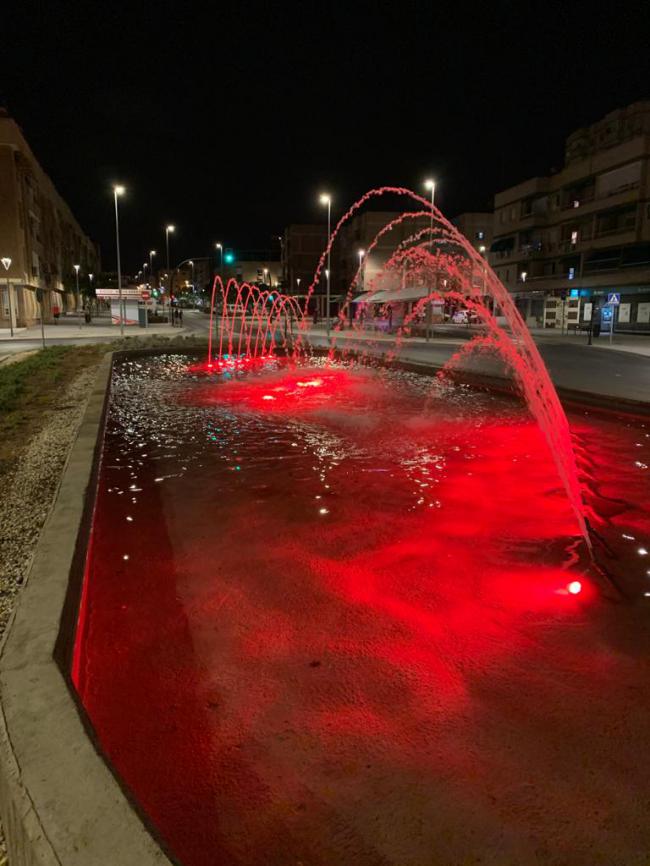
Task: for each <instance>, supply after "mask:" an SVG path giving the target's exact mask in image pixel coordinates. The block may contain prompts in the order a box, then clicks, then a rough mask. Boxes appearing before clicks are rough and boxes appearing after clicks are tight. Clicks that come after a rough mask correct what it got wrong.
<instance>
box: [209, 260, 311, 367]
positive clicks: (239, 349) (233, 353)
mask: <svg viewBox="0 0 650 866" xmlns="http://www.w3.org/2000/svg"><path fill="white" fill-rule="evenodd" d="M215 308H216V309H217V310H218V313H219V316H218V320H217V334H218V351H217V353H216V361H215V353H214V350H215V348H216V347H215V345H214V325H215ZM301 319H302V310H301V308H300V304H299V303H298V301H297V299H296V298H293V297H291V295H284V294H282V293H281V292H278V291H276V290H271V289H261V288H260V287H259V286H257V285H253V284H252V283H238V282H237V280H235V279H230V280H228V282H227V283H226V284H225V285H224V282H223V280H222V279H221V277H220V276H217V277H215V279H214V282H213V284H212V297H211V300H210V331H209V336H208V360H207V365H208V369H213V368H214V367H215V366H216V367H217V368H219V367H220V366H222V365H223V364H224V362H225V361H229V362H231V363H237V362H239V361H245V360H246V361H254V360H261V359H263V358H265V357H269V356H272V355H273V354H274V352H275V351H276V350H278V349H279V350H281V351H282V352H283V353H287V352H288V351H289V349H290V346H291V344H292V341H293V334H294V325H295V324H296V323H300V321H301Z"/></svg>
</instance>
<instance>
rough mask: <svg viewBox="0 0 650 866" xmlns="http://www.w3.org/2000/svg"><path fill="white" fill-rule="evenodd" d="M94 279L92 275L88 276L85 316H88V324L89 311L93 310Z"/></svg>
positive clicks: (89, 318)
mask: <svg viewBox="0 0 650 866" xmlns="http://www.w3.org/2000/svg"><path fill="white" fill-rule="evenodd" d="M94 279H95V275H94V274H88V309H87V311H86V314H87V316H88V322H90V321H91V315H92V313H91V310H92V308H93V280H94ZM95 312H97V307H95Z"/></svg>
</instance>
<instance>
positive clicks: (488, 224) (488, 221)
mask: <svg viewBox="0 0 650 866" xmlns="http://www.w3.org/2000/svg"><path fill="white" fill-rule="evenodd" d="M493 221H494V214H493V213H481V212H476V211H472V212H468V213H462V214H459V215H458V216H457V217H454V218H453V219H452V220H451V222H452V223H453V225H455V226H456V228H457V229H458V231H459V232H460V233H461V234H463V235H465V237H466V238H467V240H468V241H469V242H470V243H471V245H472V246H473V247H474V249H475V250H476V251H477V252H479V253H480V254H481V255H482V256H486V257H487V255H488V250H489V249H490V247H491V246H492V234H493Z"/></svg>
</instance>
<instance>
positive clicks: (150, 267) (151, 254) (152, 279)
mask: <svg viewBox="0 0 650 866" xmlns="http://www.w3.org/2000/svg"><path fill="white" fill-rule="evenodd" d="M155 255H156V251H155V250H149V275H150V276H151V281H152V282H154V283H155V280H154V278H153V257H154V256H155Z"/></svg>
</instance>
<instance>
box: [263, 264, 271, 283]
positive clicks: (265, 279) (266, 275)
mask: <svg viewBox="0 0 650 866" xmlns="http://www.w3.org/2000/svg"><path fill="white" fill-rule="evenodd" d="M267 280H268V282H267ZM264 285H265V286H268V287H269V288H271V281H270V280H269V269H268V268H264Z"/></svg>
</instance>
